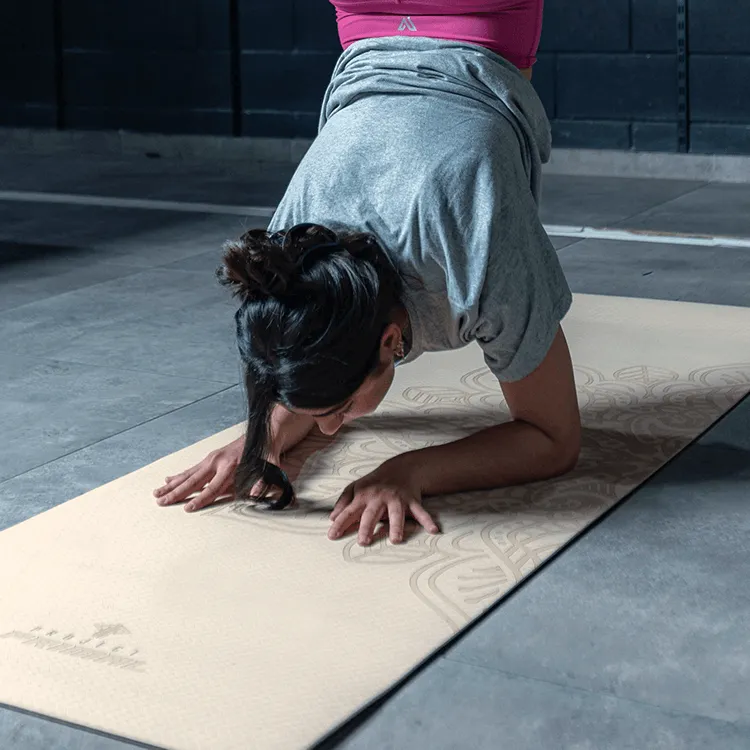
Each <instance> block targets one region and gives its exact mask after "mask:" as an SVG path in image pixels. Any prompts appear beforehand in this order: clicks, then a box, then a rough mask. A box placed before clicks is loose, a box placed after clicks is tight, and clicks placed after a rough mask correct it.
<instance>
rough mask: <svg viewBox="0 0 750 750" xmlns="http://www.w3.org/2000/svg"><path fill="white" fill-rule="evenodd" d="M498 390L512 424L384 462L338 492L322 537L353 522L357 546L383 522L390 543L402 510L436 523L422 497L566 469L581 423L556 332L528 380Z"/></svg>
mask: <svg viewBox="0 0 750 750" xmlns="http://www.w3.org/2000/svg"><path fill="white" fill-rule="evenodd" d="M502 389H503V392H504V394H505V397H506V400H507V402H508V406H509V408H510V414H511V417H512V418H513V421H511V422H506V423H504V424H499V425H495V426H494V427H488V428H487V429H485V430H481V431H480V432H477V433H475V434H473V435H469V436H468V437H465V438H462V439H461V440H456V441H455V442H452V443H445V444H443V445H436V446H431V447H429V448H421V449H420V450H416V451H409V452H408V453H402V454H401V455H399V456H395V457H394V458H391V459H389V460H388V461H386V462H385V463H384V464H382V465H381V466H380V467H379V468H377V469H375V471H373V472H371V473H370V474H368V475H367V476H365V477H362V478H361V479H359V480H357V481H356V482H353V483H352V484H350V485H349V486H348V487H347V488H346V489H345V490H344V492H343V493H342V495H341V497H340V498H339V500H338V502H337V503H336V505H335V507H334V509H333V512H332V513H331V527H330V529H329V532H328V536H329V537H330V538H331V539H338V538H339V537H340V536H341V535H342V534H344V533H345V532H346V530H347V529H349V528H350V527H351V526H353V525H354V524H359V534H358V536H359V543H360V544H369V543H370V542H371V541H372V538H373V534H374V531H375V527H376V526H377V525H378V523H379V522H380V521H381V520H384V519H385V518H388V519H389V522H390V531H389V536H390V538H391V541H392V542H394V543H397V542H400V541H401V540H402V539H403V534H404V517H405V513H406V512H407V511H408V512H410V513H411V514H412V515H413V516H414V518H415V519H416V520H417V521H418V522H419V523H420V524H421V525H422V526H424V528H425V529H427V530H428V531H430V532H431V533H436V532H437V531H438V526H437V524H436V523H435V521H434V520H433V519H432V517H431V516H430V514H429V513H428V512H427V511H426V510H425V509H424V508H423V507H422V497H423V496H426V495H443V494H448V493H453V492H468V491H470V490H484V489H493V488H495V487H502V486H507V485H512V484H524V483H526V482H534V481H537V480H540V479H549V478H550V477H554V476H558V475H559V474H564V473H565V472H567V471H568V470H570V469H572V468H573V467H574V466H575V464H576V462H577V460H578V453H579V450H580V445H581V418H580V414H579V411H578V399H577V397H576V389H575V382H574V379H573V366H572V364H571V361H570V352H569V351H568V345H567V343H566V341H565V336H564V335H563V332H562V330H561V329H560V330H558V332H557V336H556V337H555V340H554V342H553V344H552V346H551V347H550V350H549V352H548V354H547V356H546V357H545V359H544V361H543V362H542V364H541V365H539V367H537V369H536V370H535V371H534V372H532V373H531V375H528V376H527V377H525V378H524V379H523V380H519V381H517V382H515V383H504V384H503V385H502Z"/></svg>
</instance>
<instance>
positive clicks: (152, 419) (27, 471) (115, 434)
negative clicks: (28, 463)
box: [0, 385, 242, 488]
mask: <svg viewBox="0 0 750 750" xmlns="http://www.w3.org/2000/svg"><path fill="white" fill-rule="evenodd" d="M238 387H239V386H238V385H231V386H228V387H226V388H222V389H220V390H218V391H215V392H214V393H209V394H207V395H206V396H202V397H201V398H198V399H195V400H193V401H190V402H189V403H187V404H182V405H181V406H178V407H176V408H174V409H170V410H169V411H165V412H163V413H162V414H157V415H155V416H153V417H150V418H149V419H145V420H143V421H142V422H139V423H138V424H134V425H131V426H129V427H126V428H124V429H122V430H119V431H117V432H113V433H112V434H111V435H105V436H104V437H101V438H99V439H98V440H93V441H92V442H90V443H87V444H86V445H82V446H80V447H78V448H75V449H74V450H71V451H68V452H67V453H63V454H62V455H60V456H56V457H55V458H53V459H51V460H49V461H45V462H44V463H41V464H38V465H36V466H32V467H29V468H28V469H24V470H23V471H21V472H19V473H18V474H13V475H12V476H9V477H4V478H3V479H1V480H0V488H1V487H2V486H3V485H4V484H6V483H7V482H11V481H13V480H15V479H18V478H19V477H22V476H24V475H26V474H30V473H31V472H32V471H37V470H38V469H41V468H44V467H45V466H50V465H51V464H54V463H56V462H58V461H62V460H63V459H65V458H70V457H71V456H74V455H76V453H80V452H81V451H85V450H88V449H89V448H93V447H94V446H95V445H99V444H100V443H104V442H106V441H107V440H111V439H112V438H116V437H119V436H121V435H125V434H127V433H128V432H132V431H133V430H136V429H138V428H140V427H144V426H145V425H148V424H151V423H152V422H156V421H157V420H158V419H163V418H164V417H168V416H170V415H172V414H176V413H177V412H179V411H182V410H183V409H187V408H188V407H190V406H195V405H196V404H200V403H201V402H203V401H207V400H208V399H210V398H213V397H214V396H219V395H221V394H222V393H227V392H228V391H231V390H233V389H234V388H238ZM239 421H242V420H239ZM217 432H220V430H217ZM212 434H215V433H212Z"/></svg>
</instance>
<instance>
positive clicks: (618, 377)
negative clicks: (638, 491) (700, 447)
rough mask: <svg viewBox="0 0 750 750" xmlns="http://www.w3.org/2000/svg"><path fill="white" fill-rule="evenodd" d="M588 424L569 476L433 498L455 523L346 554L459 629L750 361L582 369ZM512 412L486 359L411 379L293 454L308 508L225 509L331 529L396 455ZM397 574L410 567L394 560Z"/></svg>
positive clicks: (621, 486) (715, 410) (700, 427)
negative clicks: (450, 374)
mask: <svg viewBox="0 0 750 750" xmlns="http://www.w3.org/2000/svg"><path fill="white" fill-rule="evenodd" d="M576 384H577V389H578V398H579V402H580V405H581V411H582V415H583V423H584V435H583V447H582V452H581V459H580V461H579V464H578V466H577V468H576V469H575V471H573V472H572V473H570V474H568V475H567V476H565V477H562V478H559V479H555V480H551V481H546V482H537V483H534V484H530V485H526V486H524V487H513V488H507V489H501V490H492V491H486V492H472V493H459V494H454V495H449V496H444V497H440V498H431V499H429V500H427V501H426V506H427V507H428V509H429V510H430V511H431V512H434V513H436V514H437V515H438V517H439V519H440V523H441V526H442V529H443V533H442V534H440V535H438V536H429V535H427V534H423V533H416V530H415V529H413V527H412V531H413V532H414V533H413V534H412V535H411V536H410V538H408V539H407V541H406V542H405V543H404V544H402V545H397V546H394V545H391V544H389V543H388V542H387V541H385V540H384V539H382V538H381V539H380V540H379V541H376V542H375V543H374V544H373V545H372V546H370V547H367V548H362V547H359V546H358V545H357V544H356V540H354V539H350V540H349V541H347V542H346V543H344V545H343V551H342V555H343V559H344V560H345V561H346V562H347V563H350V564H356V565H389V566H394V568H398V569H400V570H402V571H404V572H408V574H409V581H408V582H409V586H410V587H411V590H412V591H413V592H414V595H415V596H416V597H418V598H419V599H420V600H422V601H423V602H424V604H425V605H426V606H428V607H430V608H431V609H432V610H433V611H434V612H435V614H436V615H437V616H438V617H440V618H441V619H442V620H443V621H444V622H445V623H446V624H447V625H448V626H449V627H450V628H451V629H452V630H454V631H457V630H459V629H460V628H462V627H463V626H464V625H465V624H466V623H467V622H469V621H471V620H472V619H473V618H474V617H476V616H477V615H478V614H479V613H480V612H481V611H482V610H484V609H485V608H486V607H488V606H489V605H491V604H492V603H494V602H495V601H497V599H498V598H500V597H501V596H502V595H503V594H505V593H507V592H508V591H509V590H510V589H511V588H513V587H514V586H515V585H516V584H517V583H518V582H519V581H521V580H522V579H523V578H525V577H526V576H527V575H528V574H529V573H531V572H532V571H533V570H534V569H535V568H537V567H538V566H539V565H540V564H541V563H543V562H544V561H545V560H546V559H547V558H548V557H549V556H550V555H551V554H553V553H554V552H556V551H557V550H559V549H560V547H561V546H563V545H564V544H566V543H567V542H569V541H570V540H571V539H572V538H573V537H575V536H576V535H577V534H578V533H580V532H581V531H583V530H584V529H585V528H586V527H587V526H588V525H589V524H591V523H592V522H593V521H594V520H595V519H596V518H598V517H599V516H600V515H601V514H602V513H604V512H605V511H606V510H608V509H609V508H610V507H612V505H613V504H614V503H616V502H617V501H618V500H619V499H621V498H622V497H623V496H624V495H626V494H627V493H628V492H629V491H630V490H632V489H633V488H635V487H637V486H638V485H639V484H641V483H642V482H643V481H644V480H645V479H647V478H648V477H649V476H650V475H651V474H653V473H654V472H655V471H656V470H657V469H658V468H660V467H661V466H662V465H663V464H664V463H665V462H666V461H668V460H669V459H670V458H671V457H672V456H674V455H675V454H676V453H677V452H678V451H680V450H681V449H682V448H684V447H685V446H686V445H688V444H689V443H690V442H691V441H692V440H694V439H695V438H696V437H697V436H698V435H700V434H701V433H702V432H703V431H704V430H706V429H707V428H708V427H709V426H710V425H711V424H712V423H713V422H714V421H715V420H716V419H717V418H718V417H719V416H720V415H721V414H723V413H724V412H726V411H727V410H728V409H729V408H731V407H732V406H733V405H734V404H736V403H737V402H738V401H739V400H740V399H741V398H742V397H743V396H744V395H746V394H747V393H748V392H750V364H738V365H725V366H717V367H708V368H704V369H701V370H696V371H694V372H691V373H690V374H689V375H688V376H687V377H684V376H680V374H679V373H677V372H673V371H671V370H666V369H663V368H658V367H649V366H647V365H636V366H632V367H627V368H623V369H620V370H618V371H616V372H614V373H612V374H611V375H608V374H605V373H603V372H600V371H598V370H596V369H593V368H587V367H578V368H576ZM507 418H508V413H507V409H506V406H505V402H504V400H503V397H502V393H501V392H500V389H499V387H498V384H497V381H496V380H495V378H494V377H493V376H492V374H491V373H490V371H489V370H487V369H486V368H481V369H477V370H473V371H472V372H469V373H467V374H466V375H464V376H463V377H462V378H461V379H460V382H458V383H456V385H455V386H450V385H444V386H423V387H414V386H412V387H409V388H406V389H405V390H404V391H403V392H402V393H401V395H400V397H397V398H393V397H392V398H390V399H389V400H387V401H386V402H385V403H384V405H383V406H382V407H381V409H380V410H379V411H378V413H377V414H375V415H372V416H370V417H368V418H365V419H363V420H361V421H360V422H358V423H357V424H355V425H352V426H349V427H347V428H345V429H343V430H342V431H341V432H340V433H339V435H338V436H337V438H336V439H335V440H330V439H324V438H320V439H312V440H310V441H308V442H307V443H306V444H305V446H304V448H303V449H301V450H299V451H297V452H296V453H293V454H292V455H291V456H290V458H289V468H290V470H291V471H292V473H293V474H294V473H298V476H297V479H296V481H295V488H296V490H297V494H298V502H297V504H296V506H295V507H294V508H293V509H291V510H288V511H283V512H280V513H271V512H267V511H263V510H258V509H256V508H254V507H253V506H252V505H250V504H247V503H242V502H234V503H230V504H227V505H223V506H217V507H216V508H215V509H214V510H213V511H211V512H212V514H213V515H214V516H215V517H217V518H221V519H226V520H235V521H242V522H246V523H249V524H258V525H261V526H264V527H266V528H273V529H276V530H278V531H279V532H283V533H291V534H303V535H310V534H315V535H323V534H325V530H326V529H327V527H328V520H327V518H328V513H329V512H330V509H331V507H332V505H333V503H334V502H335V500H336V499H337V498H338V496H339V494H340V493H341V491H342V490H343V489H344V488H345V487H346V486H347V485H348V484H349V483H350V482H352V481H354V480H356V479H357V478H359V477H362V476H364V475H365V474H367V473H368V472H370V471H372V470H373V469H374V468H376V467H377V466H378V465H380V464H381V463H382V462H383V461H385V460H386V459H388V458H390V457H392V456H394V455H396V454H398V453H402V452H404V451H408V450H414V449H416V448H421V447H424V446H428V445H433V444H437V443H444V442H447V441H449V440H455V439H457V438H460V437H462V436H464V435H468V434H471V433H472V432H476V431H477V430H479V429H482V428H483V427H487V426H490V425H492V424H497V423H498V422H499V421H502V420H506V419H507ZM394 574H397V571H396V570H394Z"/></svg>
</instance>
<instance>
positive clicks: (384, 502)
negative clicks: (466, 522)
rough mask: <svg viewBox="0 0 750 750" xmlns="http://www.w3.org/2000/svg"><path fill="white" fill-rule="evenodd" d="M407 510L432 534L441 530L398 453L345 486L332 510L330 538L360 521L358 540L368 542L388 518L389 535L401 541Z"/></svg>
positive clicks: (404, 461)
mask: <svg viewBox="0 0 750 750" xmlns="http://www.w3.org/2000/svg"><path fill="white" fill-rule="evenodd" d="M407 513H409V514H410V515H411V516H413V517H414V519H415V520H416V521H417V522H418V523H420V524H421V525H422V526H423V527H424V528H425V530H426V531H428V532H429V533H430V534H437V533H438V532H439V530H440V529H439V528H438V525H437V524H436V523H435V521H434V520H433V519H432V517H431V516H430V514H429V513H428V512H427V511H426V510H425V509H424V508H423V507H422V489H421V486H420V483H419V480H418V478H417V476H416V472H415V471H414V470H413V469H411V468H410V466H409V463H408V460H406V459H405V457H402V456H398V457H396V458H395V459H391V460H390V461H386V462H385V463H384V464H383V465H382V466H380V467H379V468H378V469H376V470H375V471H373V472H371V473H370V474H367V475H366V476H364V477H362V479H358V480H357V481H356V482H352V484H350V485H349V486H348V487H347V488H346V489H345V490H344V492H343V493H342V495H341V497H339V499H338V502H337V503H336V505H335V506H334V508H333V512H332V513H331V521H332V522H333V523H332V526H331V528H330V529H329V531H328V538H329V539H338V538H339V537H340V536H342V535H343V534H344V533H345V532H346V531H348V530H349V529H350V528H351V527H352V526H354V525H355V524H357V523H359V533H358V539H357V541H358V542H359V544H360V545H362V546H366V545H368V544H370V542H371V541H372V537H373V534H374V532H375V527H376V526H377V525H378V523H380V521H383V520H386V519H387V521H388V526H389V538H390V540H391V542H392V543H393V544H398V543H400V542H401V541H403V538H404V523H405V519H406V514H407Z"/></svg>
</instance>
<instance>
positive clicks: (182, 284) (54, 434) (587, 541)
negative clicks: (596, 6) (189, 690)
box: [0, 154, 750, 750]
mask: <svg viewBox="0 0 750 750" xmlns="http://www.w3.org/2000/svg"><path fill="white" fill-rule="evenodd" d="M289 174H290V170H289V169H288V168H287V169H286V171H284V170H281V171H278V170H271V169H263V170H257V169H256V170H250V169H249V168H247V167H243V165H235V166H234V167H230V166H227V165H224V166H222V167H216V166H212V165H210V164H202V163H186V162H180V161H169V160H148V159H140V158H136V157H134V158H130V159H104V158H101V157H96V158H91V157H89V158H84V157H80V156H75V155H70V156H65V155H56V156H44V157H42V156H33V155H10V154H0V190H33V191H50V192H58V193H60V192H62V193H74V194H87V195H93V194H96V195H105V196H119V197H135V198H153V199H162V200H180V201H204V202H213V203H226V204H232V205H234V204H244V205H258V206H260V205H272V204H273V203H274V202H275V201H276V200H277V199H278V198H279V197H280V196H281V194H282V193H283V189H284V186H285V184H286V181H287V180H288V178H289ZM542 217H543V219H544V221H545V222H548V223H555V224H574V225H578V224H587V225H593V226H598V227H602V226H609V227H612V226H621V227H633V228H649V229H658V230H663V231H682V232H685V231H690V232H704V233H709V234H737V235H741V236H745V237H748V236H750V186H736V185H732V186H728V185H716V184H703V183H692V182H684V181H656V180H633V179H609V178H584V177H562V176H550V177H549V178H548V179H547V180H546V184H545V193H544V201H543V206H542ZM263 225H264V219H263V218H262V217H260V216H255V217H254V216H252V215H250V216H246V217H239V216H221V215H204V214H191V213H184V212H168V211H150V210H134V209H122V208H98V207H85V206H74V205H48V204H43V203H31V202H10V201H2V200H0V352H1V353H2V356H1V358H0V423H2V425H3V432H4V435H5V437H6V441H5V444H4V445H3V450H2V452H1V453H0V528H5V527H8V526H10V525H12V524H15V523H18V522H20V521H23V520H24V519H27V518H30V517H31V516H33V515H35V514H37V513H39V512H41V511H43V510H45V509H47V508H50V507H52V506H54V505H56V504H58V503H61V502H64V501H65V500H67V499H69V498H71V497H74V496H76V495H78V494H81V493H82V492H85V491H86V490H88V489H91V488H93V487H96V486H98V485H100V484H102V483H104V482H107V481H109V480H111V479H114V478H116V477H118V476H120V475H122V474H124V473H126V472H129V471H132V470H134V469H137V468H139V467H141V466H143V465H144V464H147V463H149V462H151V461H153V460H155V459H156V458H158V457H160V456H162V455H165V454H167V453H169V452H171V451H174V450H177V449H179V448H181V447H184V446H185V445H188V444H190V443H193V442H195V441H197V440H200V439H201V438H204V437H206V436H208V435H210V434H213V433H215V432H217V431H218V430H220V429H223V428H225V427H228V426H230V425H232V424H234V423H236V422H237V421H239V420H240V419H241V418H242V404H241V397H240V392H239V388H238V386H237V383H238V380H239V373H238V367H237V363H236V359H235V356H234V344H233V341H232V325H231V317H230V316H231V309H232V308H231V303H230V302H229V301H228V300H227V299H226V295H225V293H224V292H223V291H222V290H221V289H220V288H218V286H217V285H216V284H215V283H214V281H213V279H212V277H211V272H212V270H213V268H214V267H215V265H216V263H217V260H218V255H219V248H220V244H221V242H222V241H223V240H225V239H226V238H228V237H231V236H234V235H236V234H237V232H238V231H240V230H241V229H243V228H247V227H249V226H263ZM555 244H556V246H557V247H558V249H559V252H560V257H561V259H562V262H563V265H564V267H565V270H566V272H567V274H568V277H569V280H570V283H571V285H572V287H573V289H574V290H575V291H579V292H589V293H594V294H615V295H624V296H635V297H653V298H658V299H677V300H691V301H698V302H709V303H718V304H733V305H744V306H748V305H750V274H748V272H749V271H750V251H748V250H727V249H709V248H691V247H685V246H679V245H665V244H659V245H655V244H637V243H627V242H612V241H599V240H596V241H594V240H586V241H578V242H572V241H570V240H556V242H555ZM749 457H750V402H745V403H744V404H742V405H740V406H739V407H738V408H737V409H735V410H734V411H733V412H732V413H730V414H729V415H728V416H727V417H726V418H725V419H724V420H722V421H721V422H720V423H719V424H718V425H717V426H716V427H715V428H714V429H712V430H711V431H709V432H708V433H707V434H706V435H705V436H703V437H702V438H701V439H700V440H699V441H698V442H697V443H696V444H694V445H693V446H692V447H691V448H689V449H688V450H687V451H686V452H685V453H683V454H682V455H681V456H680V457H679V458H678V459H677V460H675V461H674V462H672V463H671V464H670V465H669V466H668V467H667V468H666V469H665V470H664V471H662V472H661V473H659V474H658V475H657V476H656V477H654V478H653V479H652V480H651V481H649V482H648V483H647V484H646V485H645V486H644V487H642V488H641V489H640V490H638V491H637V492H636V493H635V494H634V495H633V496H632V498H631V499H629V500H628V501H627V502H626V503H624V504H622V505H621V506H619V507H618V508H617V509H616V510H615V511H614V512H613V513H612V514H610V515H609V516H607V517H606V518H605V519H604V520H603V521H602V522H601V523H600V524H598V525H597V526H596V527H594V528H593V529H591V530H590V531H589V532H588V533H587V534H586V535H585V536H583V537H582V538H581V539H580V540H579V541H577V542H576V543H575V544H574V545H572V546H571V547H569V548H568V549H567V550H566V551H565V552H564V553H563V554H561V555H560V556H558V557H557V558H556V559H555V560H554V561H553V562H552V563H551V564H550V565H548V566H546V567H545V568H544V569H543V570H542V571H541V572H540V573H539V574H538V575H536V576H534V577H533V578H532V579H530V580H529V581H528V582H527V583H526V584H525V585H524V586H522V587H521V588H520V589H518V590H517V591H516V593H514V594H513V595H512V596H511V597H509V598H508V599H506V600H505V601H504V602H503V603H502V604H501V605H500V606H499V607H498V608H497V609H495V610H494V611H493V612H492V613H491V614H490V615H489V616H488V617H486V618H484V619H483V620H482V621H481V623H479V624H478V625H477V626H476V627H474V628H473V629H472V630H471V631H470V632H469V633H467V634H466V635H465V636H464V637H463V638H461V639H460V640H459V641H458V642H457V643H456V644H454V645H453V646H452V647H451V648H450V649H448V650H447V651H446V652H445V653H444V654H443V655H442V656H440V657H439V658H438V659H436V660H434V661H433V662H432V663H431V664H430V665H428V666H427V667H426V668H425V669H423V670H422V671H420V672H419V673H418V674H416V675H415V676H414V677H413V678H412V679H410V680H409V681H408V682H407V683H406V684H405V686H403V687H402V688H401V689H399V690H398V691H396V692H395V694H394V695H392V696H391V697H390V698H389V699H388V700H386V701H385V702H384V703H382V704H379V705H378V706H377V707H376V708H375V709H374V710H371V711H369V712H366V713H365V714H364V715H363V716H361V717H359V718H358V719H357V720H356V721H355V722H353V723H352V724H351V725H349V726H347V727H346V728H345V731H342V732H339V733H338V734H337V735H336V736H335V737H333V738H330V739H329V740H327V741H325V742H324V743H323V744H321V746H320V747H321V748H323V747H325V748H334V747H336V748H346V749H347V750H365V749H370V748H372V749H373V750H375V748H377V749H378V750H387V749H389V748H393V749H399V750H400V749H401V748H406V747H410V748H413V749H414V750H419V749H420V748H428V747H429V748H431V749H432V750H438V749H439V750H447V749H448V748H456V749H458V748H461V749H463V748H466V747H472V748H476V749H477V750H479V749H480V748H481V749H484V748H487V749H488V750H489V748H493V749H497V748H513V749H514V750H540V749H543V750H555V749H556V748H571V749H572V748H577V749H583V748H591V749H592V750H625V749H626V748H627V749H631V748H632V749H633V750H652V749H656V748H658V749H660V750H661V749H663V750H678V749H679V750H682V749H687V748H690V749H692V748H696V749H697V748H712V749H713V750H723V749H724V748H726V749H727V750H730V749H731V750H738V749H739V748H745V747H750V645H749V641H748V631H747V623H748V622H750V593H749V592H750V589H749V588H748V585H747V565H746V562H747V555H748V548H749V547H750V542H749V541H748V540H749V539H750V512H749V511H748V506H747V499H748V497H749V496H750V494H749V490H750V460H748V459H749ZM220 712H221V709H220V707H217V720H220ZM132 746H133V745H132V744H130V743H128V742H127V741H124V740H119V739H115V738H105V737H102V736H100V735H97V734H94V733H92V732H89V731H86V730H84V729H80V728H75V727H69V726H65V725H62V724H59V723H55V722H52V721H49V720H47V719H44V718H40V717H33V716H28V715H26V714H24V713H21V712H18V711H15V710H11V709H0V747H2V748H13V749H14V750H16V749H17V750H92V749H97V750H99V749H101V750H115V748H119V749H120V750H122V749H124V748H127V747H132Z"/></svg>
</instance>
